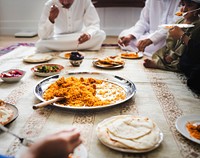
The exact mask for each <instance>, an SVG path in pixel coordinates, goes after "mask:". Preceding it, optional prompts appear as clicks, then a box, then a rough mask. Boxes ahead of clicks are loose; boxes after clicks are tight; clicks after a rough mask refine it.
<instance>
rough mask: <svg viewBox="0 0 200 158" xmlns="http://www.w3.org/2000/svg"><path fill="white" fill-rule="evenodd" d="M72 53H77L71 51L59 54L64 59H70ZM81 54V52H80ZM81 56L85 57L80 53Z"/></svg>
mask: <svg viewBox="0 0 200 158" xmlns="http://www.w3.org/2000/svg"><path fill="white" fill-rule="evenodd" d="M71 52H75V51H70V52H63V53H60V54H59V57H61V58H64V59H69V57H70V55H71ZM78 52H79V51H78ZM79 53H80V54H81V55H83V56H85V53H83V52H79Z"/></svg>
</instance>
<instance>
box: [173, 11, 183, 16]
mask: <svg viewBox="0 0 200 158" xmlns="http://www.w3.org/2000/svg"><path fill="white" fill-rule="evenodd" d="M175 15H177V16H182V15H183V12H181V11H179V12H176V14H175Z"/></svg>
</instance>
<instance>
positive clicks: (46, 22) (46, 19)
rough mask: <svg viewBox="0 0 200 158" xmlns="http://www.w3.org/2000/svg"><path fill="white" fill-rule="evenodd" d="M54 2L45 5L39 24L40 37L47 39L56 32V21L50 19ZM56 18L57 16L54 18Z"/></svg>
mask: <svg viewBox="0 0 200 158" xmlns="http://www.w3.org/2000/svg"><path fill="white" fill-rule="evenodd" d="M52 6H53V4H51V3H49V2H47V3H46V4H45V6H44V9H43V12H42V15H41V18H40V21H39V24H38V36H39V37H40V39H47V38H50V37H52V36H53V33H54V23H53V22H54V21H50V20H51V19H50V12H51V9H54V8H53V7H52ZM54 19H55V18H54Z"/></svg>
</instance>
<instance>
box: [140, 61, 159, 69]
mask: <svg viewBox="0 0 200 158" xmlns="http://www.w3.org/2000/svg"><path fill="white" fill-rule="evenodd" d="M143 65H144V67H146V68H153V69H156V68H157V65H156V63H155V62H154V61H152V60H150V59H145V60H144V63H143Z"/></svg>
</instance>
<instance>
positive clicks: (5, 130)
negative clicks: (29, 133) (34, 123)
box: [0, 124, 34, 147]
mask: <svg viewBox="0 0 200 158" xmlns="http://www.w3.org/2000/svg"><path fill="white" fill-rule="evenodd" d="M0 129H1V130H2V131H4V132H6V133H9V134H11V135H13V136H14V137H16V138H18V139H19V141H20V143H21V144H22V145H24V146H28V147H29V146H30V145H32V144H33V143H34V142H33V141H32V140H29V139H26V138H22V137H20V136H18V135H16V134H15V133H13V132H11V131H10V130H9V129H8V128H6V127H4V126H3V125H1V124H0Z"/></svg>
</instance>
